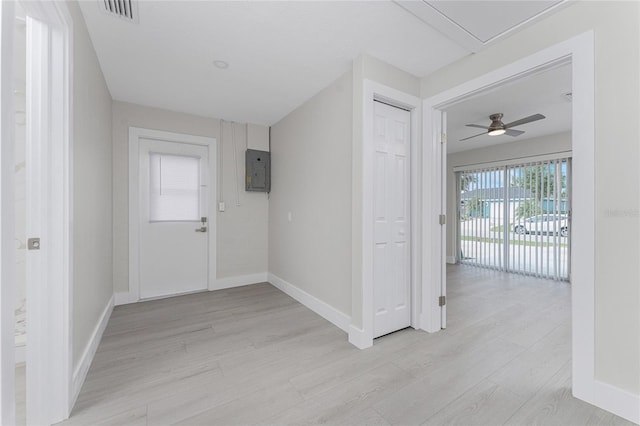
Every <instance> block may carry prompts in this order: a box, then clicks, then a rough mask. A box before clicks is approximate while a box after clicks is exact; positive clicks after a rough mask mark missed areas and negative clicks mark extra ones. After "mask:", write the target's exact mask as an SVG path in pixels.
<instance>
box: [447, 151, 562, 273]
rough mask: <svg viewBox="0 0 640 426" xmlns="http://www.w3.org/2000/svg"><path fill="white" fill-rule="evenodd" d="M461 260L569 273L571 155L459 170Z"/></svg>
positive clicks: (514, 269) (526, 270)
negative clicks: (523, 162)
mask: <svg viewBox="0 0 640 426" xmlns="http://www.w3.org/2000/svg"><path fill="white" fill-rule="evenodd" d="M456 176H457V178H456V181H457V185H458V188H459V189H460V190H459V192H458V193H459V200H458V254H459V259H460V262H461V263H465V264H471V265H475V266H480V267H485V268H491V269H498V270H502V271H509V272H516V273H522V274H527V275H534V276H538V277H543V278H551V279H557V280H568V279H569V272H570V271H569V267H570V221H571V206H570V199H571V185H570V181H571V179H570V177H571V161H570V159H569V158H560V159H554V160H545V161H535V162H529V163H525V164H518V165H506V166H501V167H489V168H479V169H476V170H470V171H464V172H458V173H457V174H456Z"/></svg>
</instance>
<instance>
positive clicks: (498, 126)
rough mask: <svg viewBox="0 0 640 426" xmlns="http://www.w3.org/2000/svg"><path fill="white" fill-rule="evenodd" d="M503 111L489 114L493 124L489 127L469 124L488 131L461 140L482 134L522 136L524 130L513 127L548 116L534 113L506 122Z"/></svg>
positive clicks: (468, 125)
mask: <svg viewBox="0 0 640 426" xmlns="http://www.w3.org/2000/svg"><path fill="white" fill-rule="evenodd" d="M502 115H503V114H502V113H501V112H499V113H496V114H491V115H490V116H489V120H491V125H489V127H486V126H480V125H478V124H467V127H478V128H480V129H486V130H487V131H486V132H482V133H479V134H477V135H473V136H469V137H468V138H464V139H460V142H462V141H466V140H467V139H471V138H475V137H478V136H482V135H489V136H498V135H509V136H514V137H515V136H520V135H521V134H523V133H524V131H522V130H514V129H512V127H516V126H522V125H523V124H527V123H531V122H533V121H538V120H542V119H543V118H546V117H545V116H544V115H542V114H533V115H530V116H528V117H525V118H521V119H520V120H516V121H512V122H511V123H507V124H504V123H503V122H502Z"/></svg>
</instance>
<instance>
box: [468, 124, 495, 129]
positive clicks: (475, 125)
mask: <svg viewBox="0 0 640 426" xmlns="http://www.w3.org/2000/svg"><path fill="white" fill-rule="evenodd" d="M465 126H467V127H477V128H478V129H487V130H489V128H488V127H487V126H480V125H478V124H465Z"/></svg>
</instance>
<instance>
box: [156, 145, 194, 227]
mask: <svg viewBox="0 0 640 426" xmlns="http://www.w3.org/2000/svg"><path fill="white" fill-rule="evenodd" d="M149 162H150V164H149V174H150V176H149V221H151V222H160V221H199V220H200V159H199V158H196V157H187V156H181V155H168V154H158V153H150V154H149Z"/></svg>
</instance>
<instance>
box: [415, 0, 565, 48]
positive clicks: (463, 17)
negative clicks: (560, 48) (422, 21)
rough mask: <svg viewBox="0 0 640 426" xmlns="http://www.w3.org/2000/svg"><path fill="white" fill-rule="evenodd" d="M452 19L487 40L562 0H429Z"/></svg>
mask: <svg viewBox="0 0 640 426" xmlns="http://www.w3.org/2000/svg"><path fill="white" fill-rule="evenodd" d="M427 3H428V4H429V5H430V6H431V7H433V8H434V9H436V10H438V11H439V12H440V13H441V14H443V15H444V16H446V17H447V18H448V19H450V20H452V21H454V22H455V23H457V24H458V25H459V26H460V27H462V28H464V29H465V30H466V31H467V32H468V33H469V34H471V35H472V36H473V37H475V38H477V39H478V40H479V41H481V42H483V43H486V42H487V41H489V40H491V39H492V38H495V37H498V36H499V35H500V34H503V33H505V32H507V31H509V30H510V29H512V28H514V27H516V26H518V25H521V24H523V23H525V22H527V21H528V20H529V19H530V18H531V17H532V16H537V15H539V14H540V13H543V12H544V11H545V10H547V9H549V8H550V7H553V6H555V5H558V4H559V3H561V1H560V0H551V1H549V0H533V1H530V0H522V1H518V2H513V1H511V2H510V1H432V0H431V1H428V2H427Z"/></svg>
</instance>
